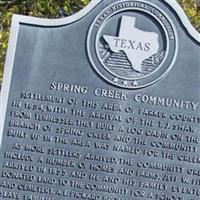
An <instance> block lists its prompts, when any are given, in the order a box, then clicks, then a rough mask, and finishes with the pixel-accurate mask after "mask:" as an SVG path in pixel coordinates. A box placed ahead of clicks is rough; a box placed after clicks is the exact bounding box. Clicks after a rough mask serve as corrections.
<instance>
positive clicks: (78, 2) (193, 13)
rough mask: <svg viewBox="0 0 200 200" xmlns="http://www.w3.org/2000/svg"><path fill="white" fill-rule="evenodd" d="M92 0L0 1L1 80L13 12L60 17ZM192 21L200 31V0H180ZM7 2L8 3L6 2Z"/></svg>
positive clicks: (43, 16) (75, 10)
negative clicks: (198, 2) (199, 3)
mask: <svg viewBox="0 0 200 200" xmlns="http://www.w3.org/2000/svg"><path fill="white" fill-rule="evenodd" d="M89 1H90V0H13V1H6V0H4V1H0V80H1V78H2V72H3V65H4V61H5V55H6V50H7V44H8V37H9V30H10V25H11V18H12V15H13V14H23V15H29V16H36V17H42V18H60V17H64V16H67V15H70V14H72V13H74V12H77V11H78V10H80V9H82V8H83V7H84V6H85V5H86V4H88V3H89ZM178 1H179V3H180V4H181V6H182V7H183V9H184V10H185V12H186V13H187V15H188V16H189V18H190V20H191V21H192V23H193V24H194V25H195V27H196V28H197V29H198V30H199V31H200V7H198V6H197V1H199V0H178ZM1 2H4V3H1ZM5 2H7V3H5Z"/></svg>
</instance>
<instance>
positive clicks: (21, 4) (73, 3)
mask: <svg viewBox="0 0 200 200" xmlns="http://www.w3.org/2000/svg"><path fill="white" fill-rule="evenodd" d="M89 1H90V0H59V1H58V0H14V1H7V2H8V3H1V2H2V1H0V81H1V79H2V76H3V75H2V74H3V65H4V62H5V55H6V50H7V44H8V38H9V31H10V26H11V18H12V15H13V14H22V15H28V16H35V17H41V18H61V17H65V16H68V15H70V14H72V13H74V12H77V11H79V10H80V9H82V8H83V7H84V6H85V5H87V4H88V3H89ZM4 2H6V1H5V0H4Z"/></svg>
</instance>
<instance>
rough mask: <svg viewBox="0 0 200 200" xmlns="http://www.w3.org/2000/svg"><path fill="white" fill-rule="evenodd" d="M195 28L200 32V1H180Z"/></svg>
mask: <svg viewBox="0 0 200 200" xmlns="http://www.w3.org/2000/svg"><path fill="white" fill-rule="evenodd" d="M178 2H179V3H180V5H181V6H182V8H183V9H184V11H185V13H186V14H187V16H188V17H189V19H190V21H191V22H192V24H193V25H194V27H195V28H196V29H197V30H198V31H199V32H200V0H178Z"/></svg>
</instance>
